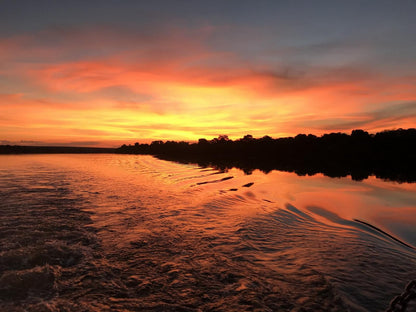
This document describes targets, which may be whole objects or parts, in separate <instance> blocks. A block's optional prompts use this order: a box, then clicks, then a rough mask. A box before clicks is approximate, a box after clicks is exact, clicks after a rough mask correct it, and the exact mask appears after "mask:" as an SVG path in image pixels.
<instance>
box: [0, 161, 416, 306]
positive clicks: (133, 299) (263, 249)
mask: <svg viewBox="0 0 416 312" xmlns="http://www.w3.org/2000/svg"><path fill="white" fill-rule="evenodd" d="M415 191H416V186H415V185H414V184H397V183H391V182H384V181H380V180H376V179H375V178H370V179H368V180H365V181H363V182H354V181H352V180H350V179H348V178H342V179H330V178H326V177H323V176H320V175H316V176H313V177H299V176H296V175H295V174H291V173H284V172H277V171H274V172H271V173H269V174H267V175H265V174H263V173H261V172H254V173H253V174H252V175H244V173H242V172H241V171H239V170H230V171H228V172H219V171H216V170H214V169H210V168H205V169H204V168H199V167H197V166H194V165H182V164H176V163H171V162H167V161H162V160H157V159H155V158H152V157H150V156H132V155H36V156H34V155H23V156H0V310H1V311H383V310H385V309H386V308H387V307H388V305H389V301H390V300H391V299H392V298H393V297H394V296H395V295H397V294H399V293H401V292H402V291H403V288H404V286H405V285H406V283H407V282H408V281H410V280H412V279H415V278H416V252H415V250H414V249H413V248H412V246H416V192H415ZM363 222H365V223H363ZM380 230H381V231H380ZM382 231H384V232H382Z"/></svg>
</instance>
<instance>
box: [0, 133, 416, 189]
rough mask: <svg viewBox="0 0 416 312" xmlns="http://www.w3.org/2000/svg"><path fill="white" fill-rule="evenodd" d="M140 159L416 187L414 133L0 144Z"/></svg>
mask: <svg viewBox="0 0 416 312" xmlns="http://www.w3.org/2000/svg"><path fill="white" fill-rule="evenodd" d="M64 153H65V154H99V153H114V154H139V155H153V156H155V157H158V158H160V159H165V160H171V161H176V162H180V163H195V164H198V165H200V166H202V167H214V168H217V169H219V170H227V169H231V168H239V169H241V170H243V171H244V172H245V173H246V174H250V173H251V172H252V171H253V170H256V169H259V170H261V171H263V172H265V173H267V172H270V171H272V170H280V171H289V172H295V173H297V174H298V175H314V174H316V173H322V174H324V175H326V176H329V177H345V176H351V178H352V179H353V180H357V181H361V180H364V179H366V178H368V177H369V176H372V175H374V176H376V177H377V178H380V179H386V180H391V181H397V182H409V183H413V182H416V129H413V128H412V129H398V130H389V131H382V132H379V133H376V134H369V133H368V132H366V131H363V130H353V131H352V133H351V134H350V135H348V134H345V133H329V134H324V135H322V136H321V137H317V136H314V135H310V134H309V135H305V134H299V135H297V136H296V137H289V138H279V139H273V138H271V137H269V136H265V137H262V138H258V139H257V138H253V137H252V136H251V135H246V136H244V137H243V138H241V139H238V140H235V141H233V140H230V139H229V138H228V137H227V136H226V135H222V136H219V137H218V138H215V139H213V140H210V141H208V140H206V139H200V140H199V141H198V143H189V142H175V141H166V142H163V141H153V142H152V143H151V144H139V143H135V144H134V145H123V146H121V147H119V148H95V147H67V146H17V145H0V154H64Z"/></svg>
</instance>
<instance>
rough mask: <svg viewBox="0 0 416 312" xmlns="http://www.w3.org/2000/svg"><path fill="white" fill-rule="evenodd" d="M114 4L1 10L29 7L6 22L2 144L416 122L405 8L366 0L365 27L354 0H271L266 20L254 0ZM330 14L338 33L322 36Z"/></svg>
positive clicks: (415, 82) (113, 141)
mask: <svg viewBox="0 0 416 312" xmlns="http://www.w3.org/2000/svg"><path fill="white" fill-rule="evenodd" d="M105 3H106V4H105V5H103V8H101V11H100V12H101V13H100V14H101V15H100V14H99V13H98V11H99V10H98V9H97V8H96V7H94V5H92V4H85V5H82V7H80V6H81V5H80V6H78V7H76V6H72V7H71V6H69V8H68V7H65V6H60V5H59V4H54V5H51V4H49V5H50V11H51V13H50V16H49V15H48V16H47V18H44V17H43V18H42V15H41V14H40V12H41V9H42V7H41V6H39V7H36V5H35V4H33V3H30V2H27V3H26V9H22V8H21V7H18V6H17V7H16V5H17V4H16V5H15V4H9V5H8V6H7V8H6V10H4V12H3V13H0V14H1V16H0V17H6V15H7V14H12V13H11V12H13V14H15V15H16V14H17V15H18V16H17V17H18V18H15V19H12V18H5V19H0V20H2V22H1V26H2V29H3V30H2V31H0V57H1V59H2V62H1V64H0V82H1V84H0V144H7V143H12V144H21V143H22V142H23V143H24V142H26V144H73V145H80V146H109V147H112V146H119V145H121V144H131V143H134V142H137V141H139V142H149V141H152V140H186V141H196V140H198V139H199V138H207V139H210V138H213V137H217V136H218V135H220V134H226V135H228V136H229V137H230V138H232V139H235V138H240V137H243V136H244V135H246V134H251V135H253V136H254V137H262V136H264V135H269V136H272V137H281V136H292V135H296V134H298V133H312V134H315V135H320V134H323V133H327V132H338V131H341V132H350V131H351V130H353V129H357V128H360V129H363V130H366V131H369V132H372V133H373V132H377V131H381V130H384V129H394V128H411V127H416V76H415V75H414V72H415V69H416V68H415V67H416V62H415V61H414V59H413V56H412V55H414V52H415V51H416V44H415V42H416V41H414V40H412V37H413V36H414V34H413V32H412V31H413V30H414V29H416V27H413V28H412V26H416V25H415V22H414V21H413V19H412V14H410V13H409V12H411V10H410V9H408V10H406V8H405V5H404V4H401V5H397V6H396V7H395V10H391V9H392V8H391V6H392V5H389V4H388V3H384V2H383V3H381V4H379V5H377V6H378V8H379V11H377V10H373V9H374V8H371V7H368V8H366V9H363V10H362V12H361V13H360V16H358V17H356V19H358V20H359V22H360V23H358V25H356V24H355V23H353V22H352V21H350V17H351V16H354V14H356V13H357V12H356V9H357V7H356V5H355V4H351V5H347V4H343V5H342V6H343V7H342V8H341V7H339V8H338V7H337V6H336V5H335V6H334V4H332V5H330V3H331V2H328V3H324V2H322V5H321V6H318V8H314V9H311V7H310V5H308V4H307V2H304V3H303V6H301V7H300V8H298V9H296V8H294V7H291V5H290V4H288V3H286V4H281V7H278V6H277V5H276V4H274V3H273V2H268V1H264V2H261V3H262V5H260V6H259V7H258V8H257V9H258V11H257V13H256V14H257V15H256V14H255V13H254V12H253V10H252V9H253V5H254V4H247V5H241V6H237V4H236V3H234V2H233V1H230V3H234V6H232V5H231V4H220V3H218V8H217V10H216V9H215V8H211V7H210V8H208V7H207V4H206V3H204V2H198V1H197V2H195V3H194V4H193V5H189V6H190V7H189V8H188V11H183V10H184V6H185V4H182V5H181V3H176V6H174V5H172V4H168V2H163V1H161V2H160V3H159V2H157V3H156V4H154V5H152V4H137V3H136V4H133V3H128V4H126V6H124V7H122V6H121V5H119V6H115V5H114V4H113V5H110V2H108V3H107V2H105ZM162 4H163V6H162ZM212 5H214V6H215V4H212ZM408 5H409V6H412V4H408ZM165 6H168V8H167V7H165ZM171 6H172V7H171ZM187 6H188V5H187ZM224 6H226V7H224ZM340 6H341V5H340ZM393 6H394V5H393ZM161 7H163V8H164V9H163V10H162V11H163V12H162V13H160V12H159V9H160V8H161ZM413 7H414V5H413ZM413 7H412V8H413ZM323 8H325V11H331V12H332V13H333V14H332V15H331V14H330V15H325V14H324V13H325V12H324V13H322V12H321V11H320V10H321V9H323ZM207 10H208V11H209V12H207ZM311 10H312V11H311ZM81 11H82V12H81ZM130 11H131V12H130ZM135 12H136V13H135ZM232 12H236V13H232ZM288 12H292V13H294V14H297V18H298V19H299V20H302V21H303V22H304V24H305V27H300V28H299V26H298V25H297V24H296V20H294V21H291V20H287V18H286V15H284V14H286V13H288ZM308 12H309V13H308ZM341 12H344V13H343V14H344V15H342V16H338V18H337V16H336V14H341ZM32 13H33V14H34V16H35V17H34V18H33V19H31V20H29V21H27V20H25V19H24V18H25V17H27V15H28V14H32ZM64 13H65V14H66V15H65V14H64ZM151 13H152V14H151ZM326 13H328V12H326ZM37 14H38V15H37ZM273 14H277V15H278V17H280V20H279V19H278V18H277V20H276V16H274V15H273ZM334 14H335V15H334ZM366 14H367V15H366ZM3 15H4V16H3ZM361 15H362V16H361ZM63 16H65V19H64V18H63ZM137 16H143V20H141V19H139V20H138V19H137ZM380 16H383V17H384V20H383V21H380ZM162 17H163V18H162ZM198 17H199V19H198ZM110 21H111V22H110ZM355 22H357V21H355ZM327 23H332V24H333V26H334V27H333V29H326V32H322V30H323V29H325V25H326V24H327ZM409 26H410V27H409ZM363 29H365V31H364V30H363ZM386 34H387V35H386ZM412 53H413V54H412ZM19 142H21V143H19Z"/></svg>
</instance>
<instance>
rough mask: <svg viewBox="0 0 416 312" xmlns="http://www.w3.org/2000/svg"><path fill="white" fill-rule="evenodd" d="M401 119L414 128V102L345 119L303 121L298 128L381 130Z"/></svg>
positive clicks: (415, 103)
mask: <svg viewBox="0 0 416 312" xmlns="http://www.w3.org/2000/svg"><path fill="white" fill-rule="evenodd" d="M403 119H413V120H414V123H415V126H416V102H405V103H399V104H396V103H392V104H390V105H389V106H385V107H382V108H377V109H374V110H372V111H367V112H363V113H357V114H353V115H349V116H346V117H345V118H326V119H313V120H309V121H303V122H301V123H300V124H299V126H303V127H310V128H313V129H323V130H328V131H333V130H350V129H354V128H363V129H368V128H373V127H377V128H383V127H389V126H390V125H391V124H392V122H394V123H395V124H400V123H398V121H401V120H403Z"/></svg>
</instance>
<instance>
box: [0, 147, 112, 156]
mask: <svg viewBox="0 0 416 312" xmlns="http://www.w3.org/2000/svg"><path fill="white" fill-rule="evenodd" d="M116 150H117V149H115V148H102V147H76V146H23V145H0V154H2V155H18V154H104V153H115V152H116Z"/></svg>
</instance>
